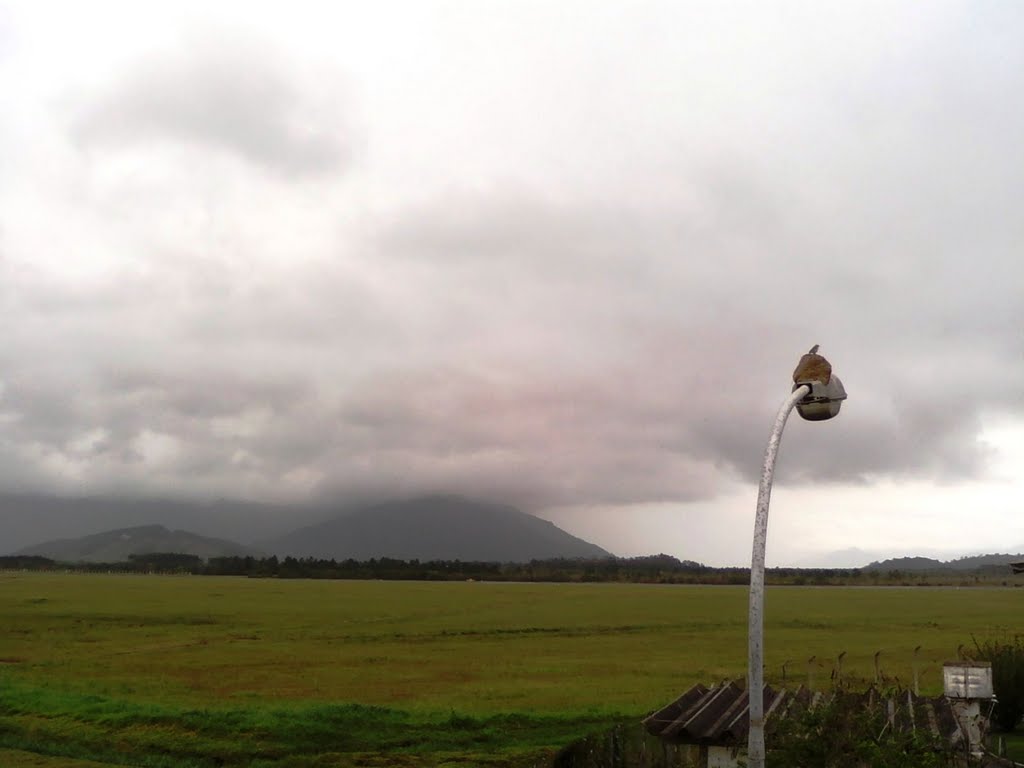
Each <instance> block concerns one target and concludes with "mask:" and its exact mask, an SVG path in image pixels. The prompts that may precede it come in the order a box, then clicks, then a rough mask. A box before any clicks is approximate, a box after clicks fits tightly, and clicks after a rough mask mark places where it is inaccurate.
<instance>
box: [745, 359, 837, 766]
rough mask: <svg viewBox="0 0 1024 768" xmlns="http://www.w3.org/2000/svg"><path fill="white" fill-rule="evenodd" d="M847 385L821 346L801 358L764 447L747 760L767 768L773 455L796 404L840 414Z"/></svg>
mask: <svg viewBox="0 0 1024 768" xmlns="http://www.w3.org/2000/svg"><path fill="white" fill-rule="evenodd" d="M845 399H846V390H845V389H843V384H842V382H841V381H839V377H838V376H833V375H832V366H831V365H829V362H828V360H826V359H825V358H824V357H822V356H821V355H819V354H818V345H817V344H815V345H814V346H813V347H811V351H810V352H808V353H807V354H806V355H804V356H803V357H801V358H800V362H799V363H798V364H797V367H796V370H795V371H793V392H792V394H791V395H790V396H789V397H788V398H786V401H785V402H784V403H783V404H782V407H781V408H779V413H778V415H777V416H776V417H775V426H774V427H773V428H772V434H771V437H770V438H768V447H767V449H765V452H764V466H763V468H762V470H761V483H760V485H759V486H758V489H757V514H756V516H755V518H754V551H753V555H752V556H751V560H750V628H749V634H748V657H747V690H748V691H749V694H750V734H749V737H748V739H747V765H748V766H749V768H764V553H765V545H766V544H767V540H768V502H769V500H770V499H771V495H772V476H773V475H774V473H775V457H776V456H777V455H778V453H779V443H780V441H781V440H782V430H783V428H784V427H785V426H786V420H787V419H788V418H789V414H790V413H791V412H792V410H793V408H794V406H795V407H796V410H797V413H799V414H800V415H801V416H802V417H803V418H805V419H807V420H808V421H824V420H825V419H831V418H832V417H833V416H835V415H836V414H838V413H839V408H840V406H841V405H842V403H843V400H845Z"/></svg>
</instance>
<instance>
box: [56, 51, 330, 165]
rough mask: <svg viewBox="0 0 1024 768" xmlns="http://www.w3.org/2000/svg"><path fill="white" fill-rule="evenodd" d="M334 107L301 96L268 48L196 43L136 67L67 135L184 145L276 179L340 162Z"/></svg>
mask: <svg viewBox="0 0 1024 768" xmlns="http://www.w3.org/2000/svg"><path fill="white" fill-rule="evenodd" d="M307 90H308V89H307ZM338 101H339V97H338V94H337V93H328V94H327V95H326V96H325V97H322V98H320V99H315V98H314V97H313V96H312V95H310V94H309V93H308V92H307V91H304V90H302V89H301V88H300V86H299V84H298V82H297V80H296V76H295V75H294V73H292V72H290V71H289V70H288V68H287V66H286V65H285V64H284V63H283V62H282V61H280V59H279V57H278V56H277V55H276V53H275V51H274V50H272V49H270V48H266V47H262V46H257V45H246V44H240V43H238V42H236V41H230V42H226V41H224V40H220V41H216V42H215V41H213V40H209V41H204V42H203V41H201V42H197V43H193V44H192V45H189V46H186V47H184V48H183V49H182V50H179V51H177V52H175V53H172V54H167V55H165V56H163V57H153V58H151V59H150V60H148V61H146V62H143V63H141V64H139V66H138V67H137V68H136V69H135V70H134V71H133V72H132V73H131V74H129V75H127V76H126V77H125V78H124V79H123V80H122V81H121V82H120V83H117V84H115V85H112V86H110V87H109V89H108V90H107V91H106V92H105V93H103V94H100V95H99V96H98V98H95V99H94V100H93V101H92V102H91V103H90V104H89V106H87V107H85V108H84V110H83V112H82V114H81V116H80V117H79V118H78V121H77V124H76V126H75V134H76V137H77V138H78V140H79V141H80V142H81V143H82V144H83V145H84V146H87V147H105V148H108V149H111V148H115V149H116V148H119V147H125V146H136V147H139V146H146V145H147V143H150V142H152V141H154V140H157V141H160V140H163V141H172V142H185V143H191V144H199V145H205V146H208V147H211V148H214V149H218V150H226V151H229V152H233V153H235V154H237V155H239V156H241V157H243V158H244V159H246V160H248V161H249V162H251V163H254V164H255V165H258V166H262V167H264V168H267V169H270V170H272V171H275V172H277V173H280V174H284V175H285V176H305V175H319V174H325V173H331V172H334V171H337V170H339V169H343V168H344V167H345V165H346V164H347V162H348V158H349V152H350V137H349V135H348V131H347V128H346V124H345V121H344V120H343V116H342V115H341V114H340V107H339V104H338Z"/></svg>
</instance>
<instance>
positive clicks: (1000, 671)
mask: <svg viewBox="0 0 1024 768" xmlns="http://www.w3.org/2000/svg"><path fill="white" fill-rule="evenodd" d="M972 639H973V640H974V647H975V648H976V649H977V656H978V658H979V659H982V660H984V661H989V662H991V663H992V687H993V689H994V691H995V694H996V700H997V703H996V706H995V709H994V710H993V711H992V722H993V723H994V724H995V726H996V728H998V729H999V730H1001V731H1012V730H1013V729H1014V728H1016V727H1017V724H1018V723H1019V722H1020V719H1021V716H1022V715H1024V641H1022V640H1021V636H1020V635H1015V636H1014V637H1013V640H1007V639H1005V638H1004V639H1002V640H992V639H990V640H986V641H984V642H982V643H979V642H978V640H977V638H972Z"/></svg>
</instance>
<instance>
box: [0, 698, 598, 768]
mask: <svg viewBox="0 0 1024 768" xmlns="http://www.w3.org/2000/svg"><path fill="white" fill-rule="evenodd" d="M613 722H614V720H613V719H609V718H589V719H588V718H583V719H580V718H576V719H566V718H560V717H557V716H527V715H518V714H509V715H491V716H486V717H473V716H468V715H463V714H459V713H455V712H451V713H449V714H448V715H447V716H437V715H435V716H423V715H416V714H412V713H409V712H405V711H402V710H397V709H392V708H388V707H376V706H364V705H360V704H327V705H325V704H320V705H295V706H291V707H281V708H268V709H259V710H252V709H221V708H211V709H175V708H173V707H165V706H156V705H139V704H134V703H129V702H125V701H121V700H116V699H113V698H108V697H103V696H83V695H79V694H73V693H68V692H61V691H57V690H52V689H38V688H27V687H24V686H20V685H17V684H11V683H10V681H5V683H4V685H3V689H2V690H0V747H3V748H6V749H20V750H26V751H31V752H35V753H38V754H43V755H53V756H63V757H67V758H75V759H82V760H85V759H88V760H96V761H100V762H106V763H112V764H115V765H121V764H123V765H144V766H147V768H207V767H208V766H257V765H263V766H287V765H292V764H301V765H315V764H318V763H319V764H329V763H323V762H322V761H324V760H336V761H337V760H342V758H341V757H339V756H341V755H348V756H350V757H351V756H352V755H355V754H359V753H365V754H368V755H373V754H376V755H384V754H387V755H391V756H400V755H407V756H409V757H410V758H415V761H416V764H421V763H423V760H424V759H425V758H426V757H427V756H429V755H433V756H434V757H433V758H432V759H433V760H434V761H435V762H436V761H437V760H439V759H442V757H443V756H444V755H448V756H449V759H450V760H456V756H461V757H459V758H458V760H461V761H464V760H465V759H466V756H467V755H471V754H487V755H489V756H490V758H489V760H490V761H492V762H493V764H495V765H499V764H502V765H511V764H516V763H521V762H522V761H523V760H525V759H527V757H528V756H530V755H533V756H537V755H539V754H543V753H545V752H547V751H550V750H553V749H555V748H557V747H558V746H560V745H563V744H565V743H566V742H567V741H569V740H572V739H573V738H576V737H578V736H580V735H582V734H584V733H586V732H589V731H593V730H596V729H600V728H603V727H606V726H608V725H610V724H612V723H613ZM332 755H333V756H334V757H331V756H332ZM350 757H349V758H344V759H345V760H347V759H350ZM297 760H298V761H300V762H298V763H296V762H295V761H297ZM303 761H304V762H303ZM495 761H496V762H495ZM338 764H344V762H341V763H338ZM423 764H428V763H423Z"/></svg>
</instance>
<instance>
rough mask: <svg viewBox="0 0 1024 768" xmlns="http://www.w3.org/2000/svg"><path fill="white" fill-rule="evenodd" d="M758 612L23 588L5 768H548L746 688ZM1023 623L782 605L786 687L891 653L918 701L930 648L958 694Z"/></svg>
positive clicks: (1006, 600) (985, 612) (616, 601)
mask: <svg viewBox="0 0 1024 768" xmlns="http://www.w3.org/2000/svg"><path fill="white" fill-rule="evenodd" d="M746 611H747V593H746V589H745V588H733V587H690V586H677V587H667V586H650V585H620V584H572V585H565V584H562V585H555V584H494V583H477V582H474V583H423V582H341V581H285V580H250V579H238V578H214V577H161V576H106V575H80V574H78V575H56V574H13V573H3V574H0V748H4V749H6V750H9V751H7V752H6V753H2V754H0V763H2V764H3V765H42V766H48V765H51V764H52V765H58V764H60V765H73V763H72V762H71V759H72V758H73V759H78V760H82V761H85V760H92V761H96V762H98V763H101V764H104V763H105V764H120V765H146V766H166V767H167V768H181V767H182V766H213V765H238V766H242V765H253V766H293V765H294V766H300V765H313V766H325V767H326V766H354V765H367V766H369V765H377V766H426V765H457V764H458V765H466V764H472V765H495V766H511V765H524V766H525V765H543V764H544V756H545V755H546V754H549V753H550V752H551V751H552V750H553V749H555V748H557V747H558V746H560V745H563V744H565V743H567V742H569V741H571V740H572V739H574V738H576V737H577V736H579V735H581V734H583V733H586V732H589V731H593V730H595V729H598V728H601V727H604V726H605V725H607V724H610V723H612V722H615V721H618V720H622V719H635V718H638V717H639V716H641V715H643V714H644V713H646V712H648V711H650V710H652V709H654V708H656V707H659V706H661V705H663V704H665V703H666V702H667V701H669V700H670V699H672V698H674V697H675V696H676V695H678V693H679V692H681V691H682V690H683V689H685V688H687V687H689V686H690V685H691V684H693V683H696V682H704V683H712V682H716V681H719V680H722V679H726V678H735V677H742V676H744V675H745V668H746ZM1022 615H1024V590H1019V589H987V588H985V589H983V588H975V589H932V588H919V589H913V588H908V589H900V588H880V589H871V588H801V587H785V588H774V589H769V592H768V597H767V623H766V645H767V647H766V658H767V678H768V681H769V682H770V683H772V684H776V685H778V684H781V683H782V680H781V675H782V666H783V663H784V662H789V663H788V665H787V670H788V678H789V679H788V680H787V684H788V685H794V684H799V683H801V682H806V680H807V674H808V668H809V665H808V659H809V658H810V657H812V656H814V657H816V658H815V661H814V662H813V663H812V664H811V665H810V669H811V671H812V673H813V676H814V679H815V685H816V687H821V688H825V687H828V685H830V680H829V676H830V673H831V671H832V661H833V659H834V658H835V657H836V655H837V654H838V653H840V652H841V651H846V652H847V654H846V657H845V659H844V673H845V677H846V678H847V679H848V680H858V681H865V682H866V681H869V680H871V679H872V678H873V676H874V666H873V657H874V654H875V653H876V651H879V650H880V651H881V652H882V653H881V656H880V657H879V658H880V661H881V667H882V672H883V675H885V676H886V677H887V678H889V679H893V678H898V680H899V681H901V682H902V683H904V684H909V683H910V680H911V670H912V658H913V651H914V648H915V646H921V647H922V650H921V653H920V659H921V662H920V669H921V684H922V687H923V688H924V689H925V690H926V691H931V692H938V691H939V690H940V689H941V664H942V661H944V660H946V659H949V658H953V657H955V655H956V650H957V646H958V645H959V644H961V643H964V644H966V645H967V646H968V647H969V646H970V644H971V636H972V634H973V635H975V636H978V637H979V638H982V637H988V636H993V635H995V636H1002V635H1004V634H1006V633H1008V632H1012V631H1014V630H1018V631H1019V629H1020V628H1021V621H1020V616H1022ZM14 750H21V752H17V751H14ZM26 753H32V754H28V755H26ZM46 755H50V756H58V757H61V758H62V759H63V762H59V763H57V762H54V763H49V762H45V761H44V760H43V756H46ZM28 760H37V762H27V761H28ZM19 761H20V762H19ZM82 765H89V763H85V762H83V763H82Z"/></svg>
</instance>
